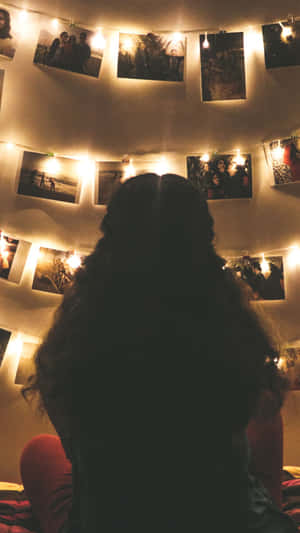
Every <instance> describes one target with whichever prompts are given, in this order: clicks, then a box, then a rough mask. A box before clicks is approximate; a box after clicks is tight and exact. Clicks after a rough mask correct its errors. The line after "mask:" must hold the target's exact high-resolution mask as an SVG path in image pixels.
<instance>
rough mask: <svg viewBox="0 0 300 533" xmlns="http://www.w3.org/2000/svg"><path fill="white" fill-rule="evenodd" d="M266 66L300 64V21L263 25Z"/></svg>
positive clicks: (276, 66) (275, 66)
mask: <svg viewBox="0 0 300 533" xmlns="http://www.w3.org/2000/svg"><path fill="white" fill-rule="evenodd" d="M263 38H264V48H265V64H266V68H268V69H269V68H278V67H290V66H295V65H300V22H299V21H298V22H296V21H295V22H291V23H289V22H286V23H284V24H282V23H278V24H268V25H265V26H263Z"/></svg>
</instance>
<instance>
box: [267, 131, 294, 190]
mask: <svg viewBox="0 0 300 533" xmlns="http://www.w3.org/2000/svg"><path fill="white" fill-rule="evenodd" d="M269 148H270V160H271V165H272V170H273V175H274V182H275V185H283V184H285V183H295V182H300V137H288V138H287V139H282V140H281V141H273V142H271V143H270V144H269Z"/></svg>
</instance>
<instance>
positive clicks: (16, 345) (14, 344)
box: [9, 334, 23, 358]
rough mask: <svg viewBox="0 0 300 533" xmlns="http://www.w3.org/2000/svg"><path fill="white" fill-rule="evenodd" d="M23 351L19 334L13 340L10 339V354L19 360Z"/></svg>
mask: <svg viewBox="0 0 300 533" xmlns="http://www.w3.org/2000/svg"><path fill="white" fill-rule="evenodd" d="M22 350H23V341H22V337H21V335H20V334H18V335H17V336H16V337H15V339H12V340H11V342H10V343H9V351H10V353H11V354H14V355H15V356H16V357H18V358H20V357H21V354H22Z"/></svg>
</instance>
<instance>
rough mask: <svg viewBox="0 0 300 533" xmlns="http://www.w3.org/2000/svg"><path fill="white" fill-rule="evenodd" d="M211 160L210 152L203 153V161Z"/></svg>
mask: <svg viewBox="0 0 300 533" xmlns="http://www.w3.org/2000/svg"><path fill="white" fill-rule="evenodd" d="M209 160H210V155H209V154H207V153H206V154H203V156H202V157H201V161H203V163H208V161H209Z"/></svg>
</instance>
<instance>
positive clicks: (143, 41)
mask: <svg viewBox="0 0 300 533" xmlns="http://www.w3.org/2000/svg"><path fill="white" fill-rule="evenodd" d="M185 48H186V47H185V37H184V36H183V35H182V34H180V33H170V34H159V35H158V34H155V33H147V34H146V35H136V34H133V33H120V34H119V60H118V77H119V78H136V79H140V80H159V81H183V78H184V60H185Z"/></svg>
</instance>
